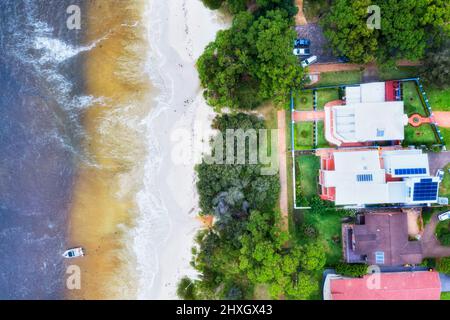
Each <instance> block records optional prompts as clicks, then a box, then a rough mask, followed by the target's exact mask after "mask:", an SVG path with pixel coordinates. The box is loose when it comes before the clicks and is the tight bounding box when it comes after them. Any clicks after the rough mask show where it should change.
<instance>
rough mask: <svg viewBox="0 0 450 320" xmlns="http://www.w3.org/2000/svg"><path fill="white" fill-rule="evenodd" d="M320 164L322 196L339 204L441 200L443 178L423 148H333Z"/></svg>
mask: <svg viewBox="0 0 450 320" xmlns="http://www.w3.org/2000/svg"><path fill="white" fill-rule="evenodd" d="M320 166H321V168H320V171H319V185H320V190H321V191H320V193H321V194H320V196H321V198H322V199H324V200H329V201H333V202H334V203H335V205H338V206H339V205H342V206H353V207H355V206H357V207H364V206H367V205H380V204H399V205H409V206H418V205H420V206H422V205H429V204H432V203H437V202H438V190H439V183H440V180H439V178H438V177H432V176H431V175H430V169H429V163H428V155H427V154H424V153H422V151H421V150H416V149H408V150H383V149H379V150H374V149H369V150H356V151H355V150H353V151H346V150H333V151H330V152H324V153H322V154H321V161H320Z"/></svg>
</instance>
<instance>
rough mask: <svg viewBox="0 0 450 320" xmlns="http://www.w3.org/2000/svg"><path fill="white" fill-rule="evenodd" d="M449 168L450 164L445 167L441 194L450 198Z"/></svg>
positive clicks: (440, 188) (440, 186) (440, 187)
mask: <svg viewBox="0 0 450 320" xmlns="http://www.w3.org/2000/svg"><path fill="white" fill-rule="evenodd" d="M448 169H450V164H447V165H446V166H445V168H444V180H442V182H441V184H440V185H439V196H440V197H447V198H449V199H450V173H449V172H448Z"/></svg>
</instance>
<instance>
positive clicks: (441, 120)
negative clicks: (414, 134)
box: [433, 111, 450, 128]
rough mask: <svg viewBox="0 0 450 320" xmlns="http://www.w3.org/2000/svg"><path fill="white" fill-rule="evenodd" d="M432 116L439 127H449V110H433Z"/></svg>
mask: <svg viewBox="0 0 450 320" xmlns="http://www.w3.org/2000/svg"><path fill="white" fill-rule="evenodd" d="M433 116H434V120H435V121H436V122H437V124H438V126H439V127H445V128H450V112H449V111H433Z"/></svg>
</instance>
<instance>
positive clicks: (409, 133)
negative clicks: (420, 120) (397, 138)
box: [404, 123, 438, 146]
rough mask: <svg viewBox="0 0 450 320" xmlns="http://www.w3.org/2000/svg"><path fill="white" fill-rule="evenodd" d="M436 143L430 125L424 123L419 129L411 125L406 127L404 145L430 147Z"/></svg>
mask: <svg viewBox="0 0 450 320" xmlns="http://www.w3.org/2000/svg"><path fill="white" fill-rule="evenodd" d="M437 143H438V141H437V139H436V136H435V134H434V131H433V128H432V127H431V125H430V124H427V123H425V124H422V125H421V126H420V127H413V126H411V125H408V126H406V128H405V140H404V144H405V145H407V146H409V145H427V146H430V145H433V144H437Z"/></svg>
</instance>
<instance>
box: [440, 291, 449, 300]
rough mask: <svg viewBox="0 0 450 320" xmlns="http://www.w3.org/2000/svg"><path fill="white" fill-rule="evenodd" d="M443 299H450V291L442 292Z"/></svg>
mask: <svg viewBox="0 0 450 320" xmlns="http://www.w3.org/2000/svg"><path fill="white" fill-rule="evenodd" d="M441 300H450V292H442V293H441Z"/></svg>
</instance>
